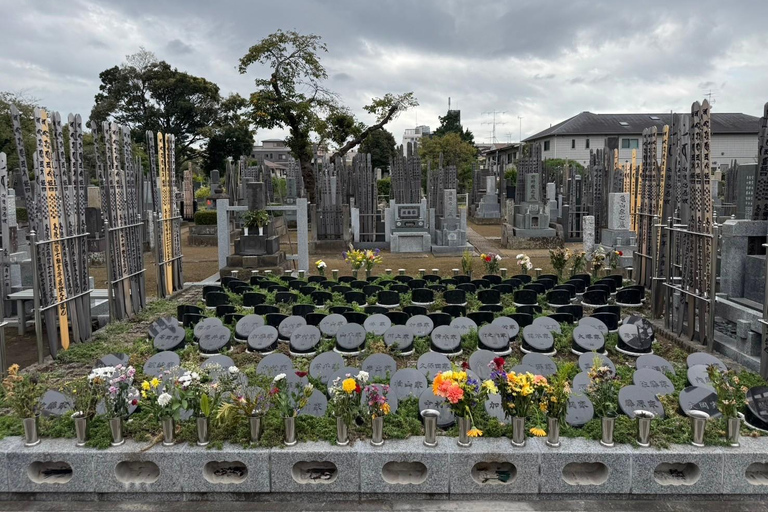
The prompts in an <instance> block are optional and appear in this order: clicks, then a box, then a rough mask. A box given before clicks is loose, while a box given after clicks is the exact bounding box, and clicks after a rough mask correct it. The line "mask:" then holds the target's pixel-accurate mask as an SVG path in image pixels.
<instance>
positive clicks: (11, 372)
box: [8, 364, 19, 376]
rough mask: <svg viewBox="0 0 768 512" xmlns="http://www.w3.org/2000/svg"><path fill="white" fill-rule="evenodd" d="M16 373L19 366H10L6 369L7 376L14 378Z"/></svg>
mask: <svg viewBox="0 0 768 512" xmlns="http://www.w3.org/2000/svg"><path fill="white" fill-rule="evenodd" d="M17 373H19V365H18V364H12V365H11V366H10V367H9V368H8V375H10V376H15V375H16V374H17Z"/></svg>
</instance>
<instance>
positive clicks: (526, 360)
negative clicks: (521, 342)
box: [522, 353, 557, 377]
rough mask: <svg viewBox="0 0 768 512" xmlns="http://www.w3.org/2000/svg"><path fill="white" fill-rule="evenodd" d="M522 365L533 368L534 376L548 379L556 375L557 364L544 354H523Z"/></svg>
mask: <svg viewBox="0 0 768 512" xmlns="http://www.w3.org/2000/svg"><path fill="white" fill-rule="evenodd" d="M522 364H524V365H528V366H531V367H533V369H534V370H536V371H535V372H534V375H543V376H545V377H550V376H552V375H554V374H555V373H557V363H555V362H554V361H553V360H552V358H550V357H549V356H545V355H544V354H535V353H531V354H525V355H524V356H523V360H522Z"/></svg>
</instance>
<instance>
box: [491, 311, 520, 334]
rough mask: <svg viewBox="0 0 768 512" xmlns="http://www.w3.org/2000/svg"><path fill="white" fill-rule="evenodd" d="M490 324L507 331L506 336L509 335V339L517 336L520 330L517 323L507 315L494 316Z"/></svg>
mask: <svg viewBox="0 0 768 512" xmlns="http://www.w3.org/2000/svg"><path fill="white" fill-rule="evenodd" d="M491 325H495V326H498V327H501V328H502V329H504V330H505V331H507V336H509V339H510V340H513V339H515V336H517V334H518V333H519V332H520V325H518V323H517V322H516V321H515V320H514V319H513V318H509V317H508V316H500V317H498V318H494V320H493V322H491Z"/></svg>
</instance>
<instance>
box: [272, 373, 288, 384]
mask: <svg viewBox="0 0 768 512" xmlns="http://www.w3.org/2000/svg"><path fill="white" fill-rule="evenodd" d="M284 378H285V374H284V373H278V374H277V375H275V378H274V380H273V381H272V382H280V381H281V380H283V379H284Z"/></svg>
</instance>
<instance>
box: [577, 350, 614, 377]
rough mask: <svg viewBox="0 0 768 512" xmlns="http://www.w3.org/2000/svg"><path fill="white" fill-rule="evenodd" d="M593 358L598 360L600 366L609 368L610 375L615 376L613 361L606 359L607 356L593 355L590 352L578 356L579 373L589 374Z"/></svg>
mask: <svg viewBox="0 0 768 512" xmlns="http://www.w3.org/2000/svg"><path fill="white" fill-rule="evenodd" d="M595 358H599V359H600V366H607V367H608V368H610V370H611V375H616V366H615V365H614V364H613V361H611V360H610V359H608V356H606V355H603V354H593V353H591V352H588V353H586V354H582V355H580V356H579V368H580V369H581V371H583V372H589V370H591V369H592V366H593V365H594V360H595Z"/></svg>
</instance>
